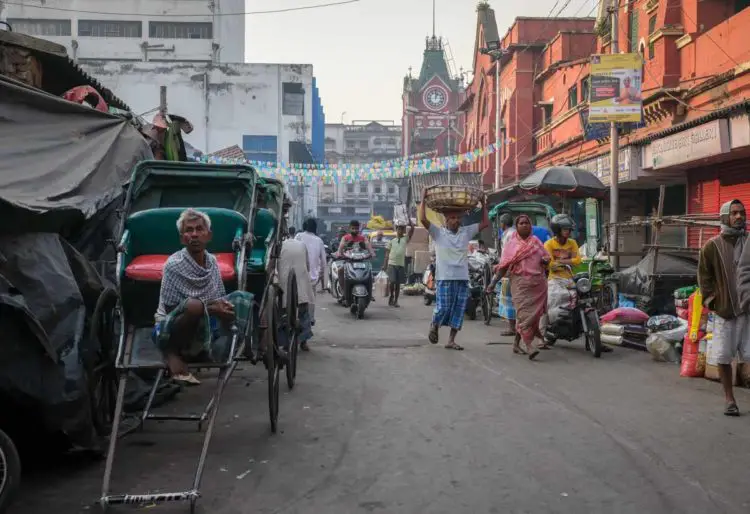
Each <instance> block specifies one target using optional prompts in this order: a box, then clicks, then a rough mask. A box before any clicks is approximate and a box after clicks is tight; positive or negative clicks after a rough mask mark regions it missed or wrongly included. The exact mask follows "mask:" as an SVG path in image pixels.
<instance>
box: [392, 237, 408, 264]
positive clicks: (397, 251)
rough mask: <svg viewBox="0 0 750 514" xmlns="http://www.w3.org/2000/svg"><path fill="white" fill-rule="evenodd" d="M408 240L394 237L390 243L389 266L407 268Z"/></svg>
mask: <svg viewBox="0 0 750 514" xmlns="http://www.w3.org/2000/svg"><path fill="white" fill-rule="evenodd" d="M408 239H409V238H408V237H406V236H404V237H402V238H401V239H399V238H397V237H394V238H393V239H391V240H390V241H388V250H389V253H388V264H392V265H394V266H406V243H407V242H408V241H407V240H408Z"/></svg>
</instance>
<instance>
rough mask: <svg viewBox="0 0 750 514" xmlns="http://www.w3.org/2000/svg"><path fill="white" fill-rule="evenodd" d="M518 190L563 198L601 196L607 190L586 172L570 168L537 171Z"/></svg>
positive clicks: (522, 182) (560, 167)
mask: <svg viewBox="0 0 750 514" xmlns="http://www.w3.org/2000/svg"><path fill="white" fill-rule="evenodd" d="M518 187H519V188H520V189H525V190H527V191H532V190H533V191H536V192H538V193H540V194H561V195H565V196H576V197H590V196H602V195H603V194H604V193H605V192H606V191H607V190H608V189H609V188H608V187H607V186H605V185H604V184H602V181H601V180H599V179H598V178H596V176H595V175H594V174H593V173H591V172H590V171H588V170H584V169H581V168H573V167H572V166H551V167H549V168H544V169H541V170H537V171H535V172H534V173H532V174H531V175H529V176H528V177H526V178H525V179H523V180H522V181H521V183H520V184H519V185H518Z"/></svg>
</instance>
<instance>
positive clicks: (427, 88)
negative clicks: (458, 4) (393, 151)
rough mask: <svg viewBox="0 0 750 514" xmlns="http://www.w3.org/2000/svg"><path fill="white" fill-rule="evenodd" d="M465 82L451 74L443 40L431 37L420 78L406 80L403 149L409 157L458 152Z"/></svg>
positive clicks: (403, 99) (462, 134) (403, 95)
mask: <svg viewBox="0 0 750 514" xmlns="http://www.w3.org/2000/svg"><path fill="white" fill-rule="evenodd" d="M464 95H465V92H464V86H463V79H462V78H461V77H456V76H454V75H453V73H451V71H450V69H449V67H448V60H447V58H446V54H445V44H444V42H443V40H442V39H441V38H438V37H436V36H434V35H433V36H432V37H428V38H427V40H426V44H425V50H424V55H423V58H422V68H421V69H420V72H419V76H418V77H413V76H412V75H411V71H410V72H409V75H407V76H406V77H405V78H404V87H403V92H402V96H401V98H402V102H403V116H402V124H403V127H404V129H403V143H402V144H403V148H404V152H405V154H406V155H415V154H421V153H425V152H434V153H435V155H437V156H445V155H454V154H456V153H458V149H459V145H460V143H461V140H462V139H463V137H464V113H463V112H461V111H459V110H458V107H459V106H460V105H461V103H462V102H463V101H464Z"/></svg>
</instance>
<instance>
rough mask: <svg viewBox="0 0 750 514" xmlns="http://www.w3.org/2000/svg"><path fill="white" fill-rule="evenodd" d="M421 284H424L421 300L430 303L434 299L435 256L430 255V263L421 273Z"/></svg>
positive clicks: (426, 303)
mask: <svg viewBox="0 0 750 514" xmlns="http://www.w3.org/2000/svg"><path fill="white" fill-rule="evenodd" d="M422 285H423V286H424V293H422V295H423V301H424V304H425V305H428V306H429V305H432V302H434V301H435V297H436V292H435V257H434V256H433V257H432V260H431V261H430V265H429V266H427V269H426V270H424V273H423V274H422Z"/></svg>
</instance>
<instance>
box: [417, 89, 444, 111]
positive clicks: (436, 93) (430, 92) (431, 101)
mask: <svg viewBox="0 0 750 514" xmlns="http://www.w3.org/2000/svg"><path fill="white" fill-rule="evenodd" d="M423 98H424V104H425V105H426V106H427V108H428V109H431V110H433V111H439V110H440V109H442V108H444V107H445V106H446V105H447V104H448V93H447V92H446V91H445V89H443V88H442V87H440V86H432V87H430V88H428V89H427V90H426V91H425V92H424V97H423Z"/></svg>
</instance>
